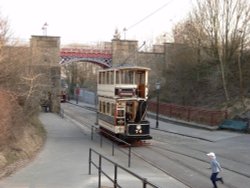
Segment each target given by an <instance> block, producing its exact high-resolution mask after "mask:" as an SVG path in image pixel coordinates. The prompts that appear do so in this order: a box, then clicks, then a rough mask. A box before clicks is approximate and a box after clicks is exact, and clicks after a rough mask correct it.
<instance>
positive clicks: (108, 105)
mask: <svg viewBox="0 0 250 188" xmlns="http://www.w3.org/2000/svg"><path fill="white" fill-rule="evenodd" d="M107 114H108V115H110V103H109V102H107Z"/></svg>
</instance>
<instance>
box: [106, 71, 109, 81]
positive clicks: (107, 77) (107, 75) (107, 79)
mask: <svg viewBox="0 0 250 188" xmlns="http://www.w3.org/2000/svg"><path fill="white" fill-rule="evenodd" d="M109 73H110V72H109V71H108V72H106V84H110V77H109V75H110V74H109Z"/></svg>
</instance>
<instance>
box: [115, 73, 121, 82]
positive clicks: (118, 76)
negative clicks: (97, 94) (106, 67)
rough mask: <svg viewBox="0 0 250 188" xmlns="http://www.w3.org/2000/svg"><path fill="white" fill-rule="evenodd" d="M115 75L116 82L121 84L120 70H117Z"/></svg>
mask: <svg viewBox="0 0 250 188" xmlns="http://www.w3.org/2000/svg"><path fill="white" fill-rule="evenodd" d="M115 77H116V78H115V80H116V84H120V71H116V72H115Z"/></svg>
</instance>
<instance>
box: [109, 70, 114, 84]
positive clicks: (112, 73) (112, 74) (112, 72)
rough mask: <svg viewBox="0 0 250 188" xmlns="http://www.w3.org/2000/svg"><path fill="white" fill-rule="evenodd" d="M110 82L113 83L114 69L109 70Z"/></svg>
mask: <svg viewBox="0 0 250 188" xmlns="http://www.w3.org/2000/svg"><path fill="white" fill-rule="evenodd" d="M110 84H114V71H111V72H110Z"/></svg>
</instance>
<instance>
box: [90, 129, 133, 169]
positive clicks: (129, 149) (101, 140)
mask: <svg viewBox="0 0 250 188" xmlns="http://www.w3.org/2000/svg"><path fill="white" fill-rule="evenodd" d="M94 128H95V129H98V128H96V127H95V126H92V127H91V140H93V137H94V136H93V135H94ZM102 132H103V133H104V134H105V135H107V136H109V137H111V138H112V139H114V140H116V141H118V142H121V143H123V144H125V145H126V146H127V147H128V167H130V165H131V144H130V143H128V142H125V141H124V140H121V139H119V138H117V137H115V136H114V135H112V134H109V133H108V132H107V131H104V130H102ZM102 142H103V139H102V135H100V147H102ZM114 148H115V143H114V142H112V156H114V150H115V149H114Z"/></svg>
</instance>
